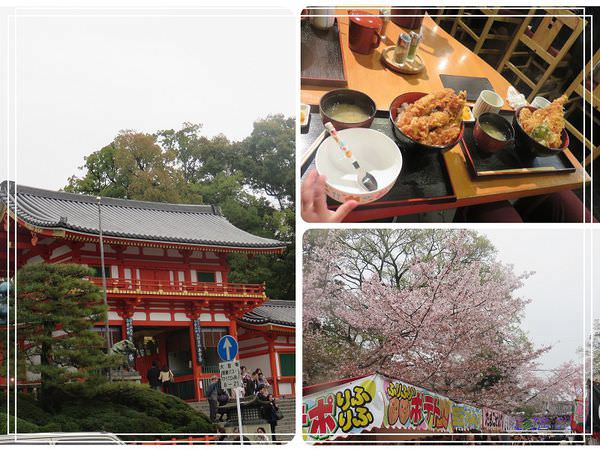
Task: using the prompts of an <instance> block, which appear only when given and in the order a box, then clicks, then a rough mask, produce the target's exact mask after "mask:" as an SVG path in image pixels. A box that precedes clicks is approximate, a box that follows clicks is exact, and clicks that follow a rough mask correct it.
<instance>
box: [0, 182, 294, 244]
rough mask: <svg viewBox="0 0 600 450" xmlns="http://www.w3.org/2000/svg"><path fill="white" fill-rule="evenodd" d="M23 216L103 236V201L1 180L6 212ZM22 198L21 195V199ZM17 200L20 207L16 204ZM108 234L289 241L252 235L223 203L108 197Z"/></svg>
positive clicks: (33, 222) (41, 223) (228, 241)
mask: <svg viewBox="0 0 600 450" xmlns="http://www.w3.org/2000/svg"><path fill="white" fill-rule="evenodd" d="M9 186H10V192H9V196H8V199H9V201H8V203H9V208H10V209H11V210H13V211H14V210H15V209H16V212H17V216H18V218H19V219H22V220H23V221H25V222H26V223H28V224H30V225H34V226H37V227H41V228H51V229H63V230H69V231H74V232H80V233H85V234H92V235H97V234H98V230H99V227H98V200H97V198H96V197H94V196H91V195H82V194H72V193H68V192H57V191H50V190H45V189H37V188H32V187H28V186H22V185H17V190H16V195H15V185H14V182H12V181H11V182H7V181H4V182H3V183H1V184H0V211H1V210H2V206H5V205H6V198H7V190H8V188H9ZM15 196H16V198H15ZM15 203H16V205H17V207H16V208H15ZM101 209H102V232H103V234H104V235H105V236H107V237H120V238H129V239H141V240H148V241H163V242H173V243H182V244H197V245H207V246H218V247H236V248H238V247H242V248H249V249H250V248H253V249H282V248H284V247H285V246H286V244H285V243H283V242H280V241H277V240H274V239H267V238H263V237H259V236H255V235H253V234H250V233H247V232H245V231H243V230H240V229H239V228H237V227H235V226H234V225H232V224H231V223H230V222H229V221H228V220H227V218H225V217H224V216H223V214H222V213H221V211H220V209H219V208H218V207H215V206H212V205H181V204H171V203H159V202H143V201H137V200H125V199H115V198H102V199H101Z"/></svg>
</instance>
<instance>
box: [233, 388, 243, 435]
mask: <svg viewBox="0 0 600 450" xmlns="http://www.w3.org/2000/svg"><path fill="white" fill-rule="evenodd" d="M242 389H243V388H242V387H238V388H236V396H235V403H236V407H237V414H238V428H239V429H240V445H244V433H243V429H242V407H241V406H240V395H241V394H242Z"/></svg>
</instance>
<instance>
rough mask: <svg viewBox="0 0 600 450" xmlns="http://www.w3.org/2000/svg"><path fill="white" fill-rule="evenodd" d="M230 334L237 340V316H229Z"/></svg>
mask: <svg viewBox="0 0 600 450" xmlns="http://www.w3.org/2000/svg"><path fill="white" fill-rule="evenodd" d="M229 335H230V336H232V337H234V338H235V340H236V341H237V319H236V317H235V316H230V317H229Z"/></svg>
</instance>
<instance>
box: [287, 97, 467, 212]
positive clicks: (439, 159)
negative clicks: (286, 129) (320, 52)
mask: <svg viewBox="0 0 600 450" xmlns="http://www.w3.org/2000/svg"><path fill="white" fill-rule="evenodd" d="M311 115H312V116H313V117H311V125H310V130H309V132H308V133H306V134H301V135H300V138H299V140H298V145H297V148H298V149H299V153H300V154H303V153H304V151H305V150H306V149H307V148H308V147H309V146H310V145H311V144H312V143H313V142H314V141H315V139H317V138H318V137H319V135H320V134H321V132H322V131H323V129H324V127H323V122H322V121H321V117H320V116H319V113H318V106H311ZM371 128H373V129H374V130H377V131H380V132H382V133H384V134H385V135H386V136H388V137H390V138H391V139H392V140H394V141H395V142H396V143H398V141H396V139H395V138H394V135H393V133H392V123H391V122H390V119H389V112H388V111H377V114H376V116H375V120H373V124H372V125H371ZM325 137H326V136H325ZM399 145H400V144H399ZM400 151H401V152H402V159H403V163H402V171H401V172H400V176H399V177H398V180H397V181H396V184H395V185H394V187H392V189H391V190H390V192H388V193H387V194H386V195H385V196H384V197H382V198H381V199H379V200H377V201H375V202H373V203H368V204H366V205H360V206H358V207H357V208H356V209H357V210H369V209H381V208H392V207H398V206H408V205H413V204H421V203H441V202H448V201H455V200H456V194H455V193H454V188H453V186H452V183H451V182H450V177H449V176H448V171H447V169H446V164H445V163H444V158H443V156H442V154H441V153H415V152H407V151H405V150H404V149H400ZM315 155H316V152H315V153H314V154H313V155H312V156H311V157H310V158H309V159H308V160H307V161H306V163H305V164H304V165H303V166H302V167H301V168H300V171H301V173H302V177H304V176H305V175H306V174H307V173H308V172H309V171H310V170H313V169H314V166H315V162H314V159H315ZM327 203H328V205H329V208H330V209H336V208H337V207H338V206H339V205H340V204H339V203H338V202H336V201H334V200H332V199H330V198H327Z"/></svg>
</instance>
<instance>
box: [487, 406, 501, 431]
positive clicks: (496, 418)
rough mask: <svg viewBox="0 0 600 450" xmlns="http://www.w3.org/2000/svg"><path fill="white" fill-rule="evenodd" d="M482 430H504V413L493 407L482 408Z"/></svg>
mask: <svg viewBox="0 0 600 450" xmlns="http://www.w3.org/2000/svg"><path fill="white" fill-rule="evenodd" d="M482 430H483V431H484V432H485V433H501V432H502V431H504V414H503V413H502V412H500V411H496V410H495V409H490V408H483V423H482Z"/></svg>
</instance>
